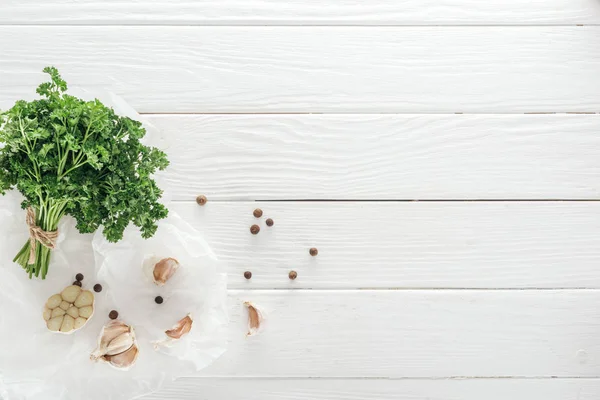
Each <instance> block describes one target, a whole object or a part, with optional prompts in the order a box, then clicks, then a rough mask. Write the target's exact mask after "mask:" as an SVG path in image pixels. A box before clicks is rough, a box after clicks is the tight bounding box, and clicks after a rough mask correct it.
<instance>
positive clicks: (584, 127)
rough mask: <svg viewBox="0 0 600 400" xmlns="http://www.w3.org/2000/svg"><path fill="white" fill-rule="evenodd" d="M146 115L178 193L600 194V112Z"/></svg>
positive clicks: (218, 196) (226, 196) (238, 196)
mask: <svg viewBox="0 0 600 400" xmlns="http://www.w3.org/2000/svg"><path fill="white" fill-rule="evenodd" d="M147 119H148V121H149V122H150V123H151V124H153V125H154V126H156V127H157V128H159V129H160V130H161V131H162V134H163V135H164V136H165V137H166V138H167V140H168V141H169V142H170V148H169V150H168V151H169V154H170V155H171V159H172V167H171V168H170V169H169V171H168V174H167V175H168V179H169V183H170V185H171V186H172V188H173V190H174V196H175V198H176V199H178V200H186V199H187V200H190V199H192V200H193V199H195V198H196V196H197V195H198V193H200V192H201V193H204V194H206V195H207V196H208V197H210V198H211V199H212V200H247V199H251V200H256V199H262V200H277V199H346V200H348V199H350V200H351V199H363V200H371V199H378V200H384V199H387V200H399V199H408V200H413V199H420V200H423V199H598V198H600V180H599V179H598V176H600V135H599V134H598V132H600V115H565V114H561V115H346V114H338V115H156V116H152V115H151V116H147ZM349 217H350V216H349Z"/></svg>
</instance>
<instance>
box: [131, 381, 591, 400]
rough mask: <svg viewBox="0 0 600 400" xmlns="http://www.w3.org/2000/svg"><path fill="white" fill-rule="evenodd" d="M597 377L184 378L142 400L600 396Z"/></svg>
mask: <svg viewBox="0 0 600 400" xmlns="http://www.w3.org/2000/svg"><path fill="white" fill-rule="evenodd" d="M598 398H600V381H599V380H598V379H532V380H528V379H460V380H457V379H443V380H411V379H406V380H405V379H402V380H387V379H276V380H275V379H256V378H248V379H246V378H240V379H235V380H233V379H215V378H204V379H202V378H196V379H191V378H190V379H180V380H178V381H177V382H176V383H174V384H170V385H168V386H167V387H166V388H165V389H163V390H160V391H159V392H157V393H155V394H152V395H149V396H146V397H142V399H143V400H171V399H178V400H188V399H189V400H218V399H228V400H299V399H311V400H363V399H377V400H422V399H428V400H458V399H460V400H481V399H486V400H506V399H511V400H532V399H544V400H565V399H578V400H597V399H598Z"/></svg>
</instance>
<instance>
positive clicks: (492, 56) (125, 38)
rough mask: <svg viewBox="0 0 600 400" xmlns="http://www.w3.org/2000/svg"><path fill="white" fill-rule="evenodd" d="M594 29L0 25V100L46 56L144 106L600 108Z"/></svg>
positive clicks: (78, 80)
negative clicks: (0, 90) (0, 51)
mask: <svg viewBox="0 0 600 400" xmlns="http://www.w3.org/2000/svg"><path fill="white" fill-rule="evenodd" d="M599 36H600V27H594V26H585V27H576V26H573V27H514V26H511V27H453V28H444V27H405V28H397V27H373V28H361V29H357V28H356V27H309V28H307V27H163V26H161V27H82V26H71V27H69V26H57V27H31V26H3V27H0V48H1V49H2V58H1V59H0V71H1V72H0V83H2V87H3V89H2V93H0V107H2V106H6V105H7V104H12V102H14V101H15V100H16V99H18V98H21V97H23V96H27V95H33V93H34V87H35V86H36V85H37V84H38V83H39V82H40V81H41V80H42V79H43V76H42V74H41V72H40V71H41V69H42V67H44V66H45V65H48V64H54V65H56V66H57V67H59V68H60V70H61V71H62V72H63V74H64V76H65V77H66V78H67V80H68V82H70V83H71V84H73V85H84V86H85V85H92V86H95V87H102V88H104V89H108V90H112V91H114V92H116V93H117V94H120V95H122V96H123V97H124V98H125V99H126V100H128V101H129V102H130V103H131V105H132V106H133V107H135V108H136V109H137V110H138V111H140V112H146V113H151V112H159V113H164V112H184V113H197V112H202V113H218V112H227V113H229V112H238V113H239V112H241V113H255V112H262V113H286V112H291V113H295V112H301V113H321V112H323V113H325V112H327V113H333V112H343V113H356V112H365V113H454V112H470V113H485V112H492V113H521V112H597V111H599V110H600V79H598V70H600V52H599V51H598V45H597V43H598V40H597V39H598V37H599Z"/></svg>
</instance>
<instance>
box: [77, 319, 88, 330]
mask: <svg viewBox="0 0 600 400" xmlns="http://www.w3.org/2000/svg"><path fill="white" fill-rule="evenodd" d="M86 322H87V319H85V318H82V317H78V318H75V325H74V327H75V329H79V328H81V327H82V326H84V325H85V323H86Z"/></svg>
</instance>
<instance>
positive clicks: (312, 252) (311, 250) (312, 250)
mask: <svg viewBox="0 0 600 400" xmlns="http://www.w3.org/2000/svg"><path fill="white" fill-rule="evenodd" d="M308 252H309V253H310V255H311V256H313V257H316V256H317V254H319V250H317V249H316V248H315V247H313V248H311V249H310V250H309V251H308Z"/></svg>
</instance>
